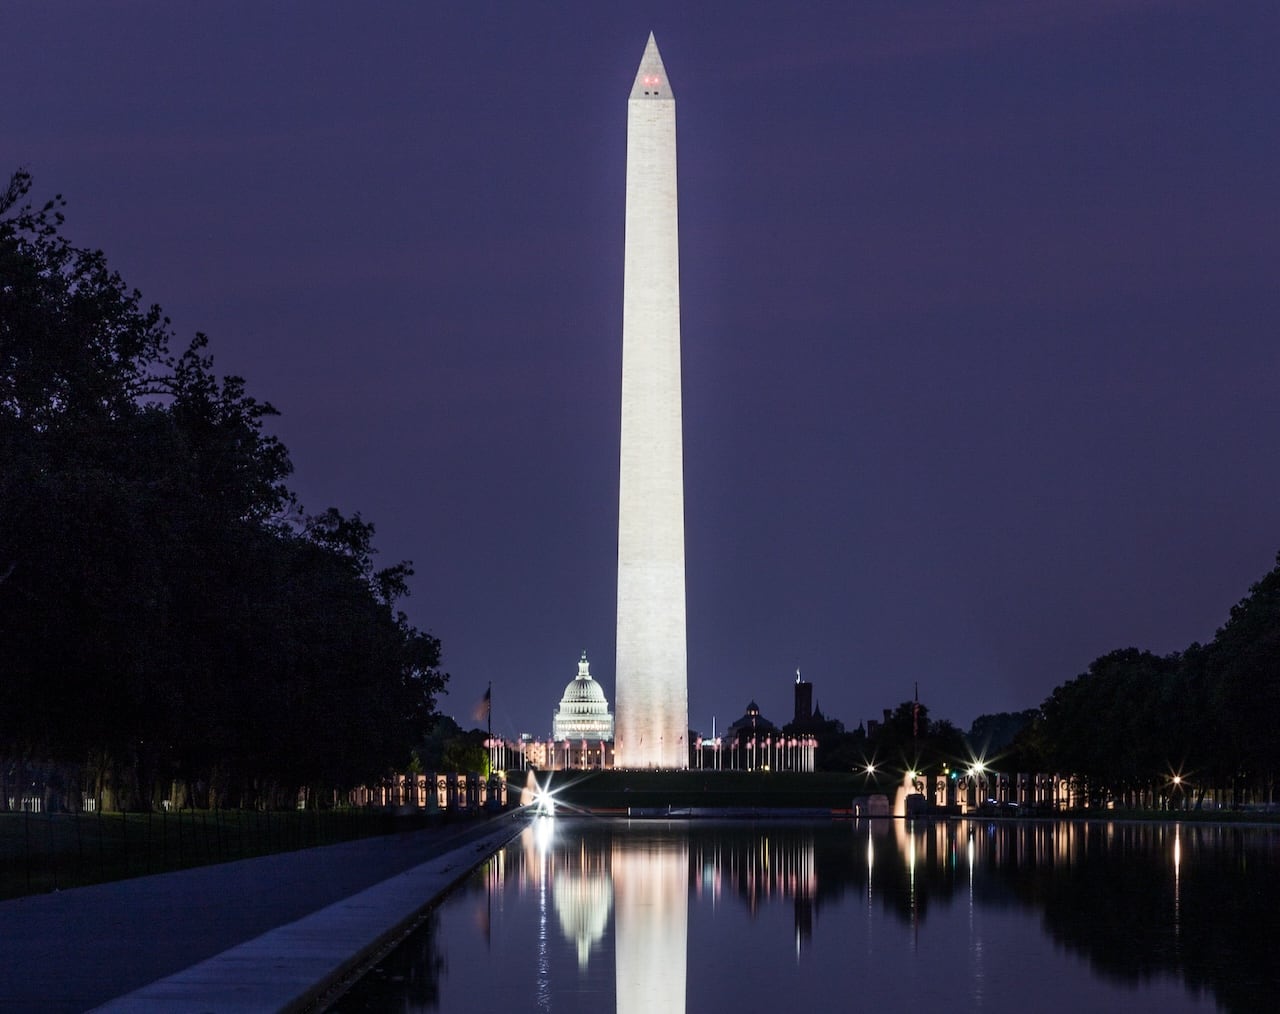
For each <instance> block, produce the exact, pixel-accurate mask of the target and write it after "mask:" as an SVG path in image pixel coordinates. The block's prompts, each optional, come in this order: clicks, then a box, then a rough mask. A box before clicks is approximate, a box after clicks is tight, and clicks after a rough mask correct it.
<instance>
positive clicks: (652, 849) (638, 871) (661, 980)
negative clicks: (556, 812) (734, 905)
mask: <svg viewBox="0 0 1280 1014" xmlns="http://www.w3.org/2000/svg"><path fill="white" fill-rule="evenodd" d="M639 833H640V834H641V835H644V832H643V831H640V832H639ZM629 844H630V843H628V841H627V840H626V839H625V838H623V837H618V838H615V839H614V845H613V850H612V864H613V865H612V869H613V891H614V898H615V900H616V906H617V908H616V912H617V915H616V919H617V925H616V927H615V930H614V932H615V937H616V944H615V948H614V953H615V955H616V965H617V1011H618V1014H632V1012H635V1014H683V1011H684V1009H685V965H686V951H687V938H688V933H687V927H688V922H689V844H688V839H687V837H686V836H685V835H684V834H682V833H680V829H676V830H675V833H673V834H671V835H670V836H663V837H660V838H659V837H654V838H650V839H649V840H647V841H642V842H640V843H639V844H640V847H639V848H633V847H629ZM765 866H766V867H767V866H768V852H767V851H766V852H765Z"/></svg>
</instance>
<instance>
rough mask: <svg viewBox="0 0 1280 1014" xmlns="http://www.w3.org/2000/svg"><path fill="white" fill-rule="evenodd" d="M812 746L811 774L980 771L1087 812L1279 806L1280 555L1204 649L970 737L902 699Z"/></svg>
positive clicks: (981, 726)
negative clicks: (878, 716) (1092, 808)
mask: <svg viewBox="0 0 1280 1014" xmlns="http://www.w3.org/2000/svg"><path fill="white" fill-rule="evenodd" d="M828 725H829V726H830V728H827V729H824V730H823V731H821V732H819V734H818V742H819V752H818V760H819V766H820V767H822V768H823V769H825V770H843V771H848V770H850V768H852V769H854V770H866V769H867V768H868V766H876V765H880V766H882V767H883V766H885V765H888V766H889V767H890V768H892V769H893V770H896V771H897V772H899V776H900V773H901V771H902V770H903V769H904V768H912V769H914V770H917V771H921V772H926V773H930V774H941V773H944V772H956V773H958V774H959V775H960V777H963V776H964V772H965V771H966V770H967V769H968V768H969V767H970V766H971V765H972V764H974V763H975V762H978V761H981V762H983V763H985V764H986V765H987V766H988V767H990V768H991V769H992V770H994V771H999V772H1003V773H1008V774H1014V773H1017V772H1024V773H1035V772H1045V773H1052V774H1057V775H1060V776H1063V777H1068V778H1072V779H1074V780H1075V781H1076V782H1077V785H1078V786H1079V788H1080V789H1081V791H1082V792H1084V793H1086V794H1087V796H1088V798H1089V800H1090V802H1091V804H1092V805H1102V804H1104V803H1115V804H1117V805H1120V806H1130V807H1152V806H1172V807H1181V806H1192V807H1199V806H1201V805H1203V803H1204V800H1205V799H1206V797H1209V796H1210V795H1212V798H1213V800H1214V801H1216V802H1223V803H1228V804H1230V805H1235V806H1240V805H1243V804H1246V803H1275V802H1277V800H1276V788H1277V778H1278V777H1280V734H1278V732H1277V730H1280V554H1277V557H1276V565H1275V567H1273V569H1272V570H1271V571H1270V572H1268V573H1267V574H1266V575H1265V576H1264V577H1263V578H1262V579H1261V580H1260V581H1258V582H1257V583H1255V584H1254V585H1253V586H1252V587H1251V588H1250V589H1249V592H1248V594H1247V595H1245V597H1244V598H1242V599H1241V600H1240V601H1239V602H1238V603H1237V604H1236V605H1235V606H1233V607H1232V609H1231V612H1230V615H1229V616H1228V618H1227V621H1226V623H1224V624H1223V626H1222V627H1221V628H1219V630H1218V631H1217V632H1216V633H1215V635H1214V637H1213V639H1212V640H1211V641H1210V642H1209V643H1208V644H1200V643H1193V644H1191V645H1190V646H1189V647H1187V648H1186V649H1185V650H1183V651H1178V652H1173V653H1171V654H1168V655H1157V654H1155V653H1153V652H1151V651H1145V650H1139V649H1138V648H1132V647H1130V648H1121V649H1117V650H1114V651H1110V652H1107V653H1106V654H1104V655H1101V656H1099V657H1098V658H1096V659H1094V660H1093V662H1091V663H1090V664H1089V666H1088V668H1087V669H1086V670H1085V672H1083V673H1081V674H1080V675H1078V676H1076V677H1075V678H1074V679H1071V680H1068V681H1067V682H1065V683H1062V684H1061V685H1059V686H1058V687H1056V688H1054V690H1053V692H1052V693H1051V694H1049V696H1048V697H1047V698H1045V700H1044V701H1043V702H1042V703H1041V704H1040V705H1039V706H1038V707H1034V708H1029V709H1027V710H1025V711H1020V712H1001V713H998V714H987V715H981V716H979V717H978V718H977V719H975V720H974V723H973V726H972V727H971V728H970V729H969V731H968V732H967V733H961V732H960V730H959V729H957V728H956V727H955V726H954V725H952V723H950V722H948V721H946V720H945V719H942V720H934V719H932V718H930V717H929V712H928V708H927V707H926V706H925V705H923V704H918V703H916V702H913V701H904V702H902V703H901V704H899V705H898V706H897V707H896V708H895V709H893V710H891V711H886V713H885V720H884V721H883V722H880V723H874V727H873V728H871V729H867V730H864V729H863V728H861V727H860V728H859V729H857V730H855V731H854V732H851V733H847V732H845V731H844V729H843V727H842V726H840V725H839V723H836V722H833V723H828Z"/></svg>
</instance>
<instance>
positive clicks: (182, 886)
mask: <svg viewBox="0 0 1280 1014" xmlns="http://www.w3.org/2000/svg"><path fill="white" fill-rule="evenodd" d="M522 826H523V824H522V822H521V820H520V819H518V818H516V817H513V816H512V815H510V814H506V815H502V816H499V817H494V818H487V819H479V820H474V821H468V822H461V821H460V822H457V823H451V824H449V825H445V826H442V827H438V828H432V829H430V830H426V831H416V832H411V833H405V834H397V835H388V836H385V837H381V838H367V839H364V840H362V841H355V842H345V843H343V844H340V845H328V846H324V847H321V848H312V849H305V850H302V851H300V852H285V853H280V854H278V855H273V856H263V857H261V858H257V859H243V860H240V861H238V862H234V863H222V864H220V865H217V866H204V867H199V868H197V869H191V870H181V871H179V872H175V873H162V874H157V875H154V876H149V877H138V878H135V879H133V880H122V881H117V882H115V883H110V884H96V885H94V886H92V887H81V888H76V889H74V890H68V891H62V892H58V893H54V894H43V895H35V896H32V897H27V898H17V899H14V900H12V901H5V902H0V962H2V964H0V1011H4V1012H10V1011H23V1012H26V1011H33V1012H34V1011H41V1012H43V1011H85V1010H89V1009H91V1008H95V1007H99V1006H102V1005H105V1006H102V1009H103V1010H107V1011H112V1012H120V1011H156V1012H159V1011H165V1012H175V1014H176V1012H180V1011H193V1012H194V1011H201V1012H219V1014H221V1012H232V1011H234V1012H242V1011H243V1012H247V1011H277V1010H288V1009H296V1008H297V1007H298V1006H299V1005H302V1004H305V1002H307V1001H308V1000H309V999H310V998H311V997H313V996H314V995H315V991H316V990H317V989H318V988H319V987H320V986H322V985H323V984H324V983H326V982H328V981H329V980H330V979H331V978H333V977H334V976H336V975H340V974H342V972H343V971H344V970H346V969H347V967H348V966H350V965H351V963H352V962H353V960H354V959H355V958H356V957H358V956H359V955H360V954H362V953H364V952H365V951H367V950H368V949H370V948H373V947H375V946H376V945H377V944H378V943H379V941H381V940H382V939H383V938H384V937H385V936H386V935H387V934H389V933H392V932H394V931H396V930H397V929H399V928H400V927H401V926H402V925H403V924H404V923H405V922H406V921H411V920H412V919H413V918H414V916H415V915H416V914H417V913H418V912H419V911H420V910H421V909H422V908H423V907H424V906H425V905H426V904H428V903H429V902H430V901H431V900H432V899H433V898H434V897H436V896H437V895H438V894H439V893H441V892H442V891H444V890H447V889H448V888H449V887H450V886H452V884H454V883H455V882H456V881H457V880H458V879H460V878H461V877H463V876H465V875H466V873H467V872H468V871H470V870H471V869H472V868H474V867H475V866H476V865H477V864H478V863H479V862H481V861H482V860H483V859H484V858H485V857H486V856H488V855H489V854H490V853H491V852H492V851H493V850H494V849H496V848H497V847H499V846H500V845H501V844H503V843H505V842H506V841H507V840H509V839H510V838H511V837H512V836H513V835H514V834H515V833H516V832H517V831H518V830H519V829H520V828H521V827H522Z"/></svg>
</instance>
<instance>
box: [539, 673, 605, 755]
mask: <svg viewBox="0 0 1280 1014" xmlns="http://www.w3.org/2000/svg"><path fill="white" fill-rule="evenodd" d="M552 736H553V738H554V739H557V740H564V739H568V740H573V741H574V742H577V741H579V740H584V739H585V740H587V741H588V742H593V743H594V742H599V741H601V740H612V739H613V716H612V715H611V714H609V702H608V701H606V700H605V698H604V689H603V688H602V687H601V686H600V684H599V683H597V682H596V681H595V680H593V679H592V678H591V668H590V666H589V665H588V663H587V653H586V652H585V651H584V652H583V653H582V658H581V659H580V660H579V662H578V675H577V678H576V679H572V680H570V681H569V685H568V686H567V687H565V688H564V696H563V697H561V698H560V704H559V706H558V707H557V708H556V711H555V717H554V719H553V720H552Z"/></svg>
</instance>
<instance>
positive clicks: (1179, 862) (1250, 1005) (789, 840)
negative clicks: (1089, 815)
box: [335, 818, 1280, 1014]
mask: <svg viewBox="0 0 1280 1014" xmlns="http://www.w3.org/2000/svg"><path fill="white" fill-rule="evenodd" d="M1277 939H1280V830H1275V829H1270V828H1259V827H1243V826H1227V825H1197V824H1182V825H1178V824H1136V823H1128V824H1126V823H1113V822H1104V821H1094V822H1088V823H1085V822H1066V821H1044V822H1041V821H1010V822H998V823H996V822H992V823H984V822H968V821H943V822H936V823H934V822H923V821H919V822H907V821H903V820H883V819H882V820H872V821H865V820H864V821H842V822H835V821H832V822H826V821H824V822H812V823H789V822H788V823H780V822H772V821H770V822H764V823H759V824H750V823H742V822H704V821H697V822H684V821H670V822H666V821H631V822H628V821H622V820H589V819H579V818H575V819H569V820H562V819H558V820H556V821H555V822H554V823H553V822H552V821H550V820H540V821H539V822H537V823H536V824H535V825H533V826H531V827H530V828H528V829H526V830H525V831H523V832H522V834H521V836H520V837H519V839H517V841H516V842H514V843H513V844H512V845H511V846H509V847H508V848H507V849H505V850H503V851H502V852H500V853H498V854H497V855H496V856H494V857H493V858H492V859H491V860H490V861H489V862H488V863H487V864H486V865H485V866H484V867H483V868H482V869H481V870H479V871H477V873H476V874H475V875H473V876H472V877H471V878H470V879H469V880H467V881H466V882H465V883H464V884H463V885H462V886H461V887H460V888H459V889H458V890H457V891H456V892H454V893H453V894H452V895H450V897H449V898H448V899H446V900H445V901H444V902H443V903H442V904H441V905H440V906H439V908H437V909H436V910H435V911H434V912H433V913H432V915H431V917H430V918H429V920H428V922H427V924H426V925H425V926H424V927H423V929H422V930H420V931H418V932H417V933H415V934H414V935H413V936H412V937H411V938H410V939H409V940H408V941H407V942H406V945H405V946H404V947H402V948H401V949H400V950H398V951H397V952H395V953H394V954H392V955H391V956H390V957H389V958H388V959H387V960H386V961H384V962H383V963H382V965H381V966H379V968H378V969H377V970H376V971H375V972H374V973H373V974H371V975H370V976H369V977H367V978H366V979H365V980H364V981H362V982H361V983H359V984H358V985H357V987H356V988H355V989H353V990H352V991H351V993H349V994H348V995H347V996H345V997H344V998H342V999H341V1000H340V1001H339V1003H338V1004H337V1005H336V1008H335V1009H337V1010H339V1011H359V1010H379V1011H381V1010H405V1011H428V1010H441V1011H462V1010H510V1011H523V1010H557V1011H578V1010H581V1011H592V1012H596V1014H599V1012H601V1011H617V1012H618V1014H631V1012H633V1011H645V1012H670V1011H686V1010H688V1011H695V1010H700V1009H705V1010H723V1009H732V1010H796V1009H800V1008H802V1007H805V1006H812V1005H815V1004H827V1005H829V1004H836V1005H839V1006H838V1009H844V1008H846V1007H848V1006H855V1005H856V1006H859V1007H863V1006H872V1005H878V1006H881V1007H883V1008H884V1009H890V1010H898V1009H905V1008H907V1007H909V1006H914V1005H917V1004H938V1005H942V1004H946V1007H945V1008H943V1009H948V1010H996V1011H999V1010H1013V1009H1036V1010H1049V1011H1068V1010H1069V1011H1079V1010H1115V1009H1122V1008H1123V1009H1124V1010H1126V1011H1128V1012H1130V1014H1133V1012H1139V1011H1146V1010H1152V1011H1154V1010H1159V1011H1183V1010H1214V1009H1222V1010H1240V1011H1244V1010H1258V1009H1270V1005H1271V1003H1272V1002H1273V1001H1274V999H1275V997H1277V996H1280V970H1278V969H1277V967H1276V964H1275V962H1274V948H1275V941H1276V940H1277Z"/></svg>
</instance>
